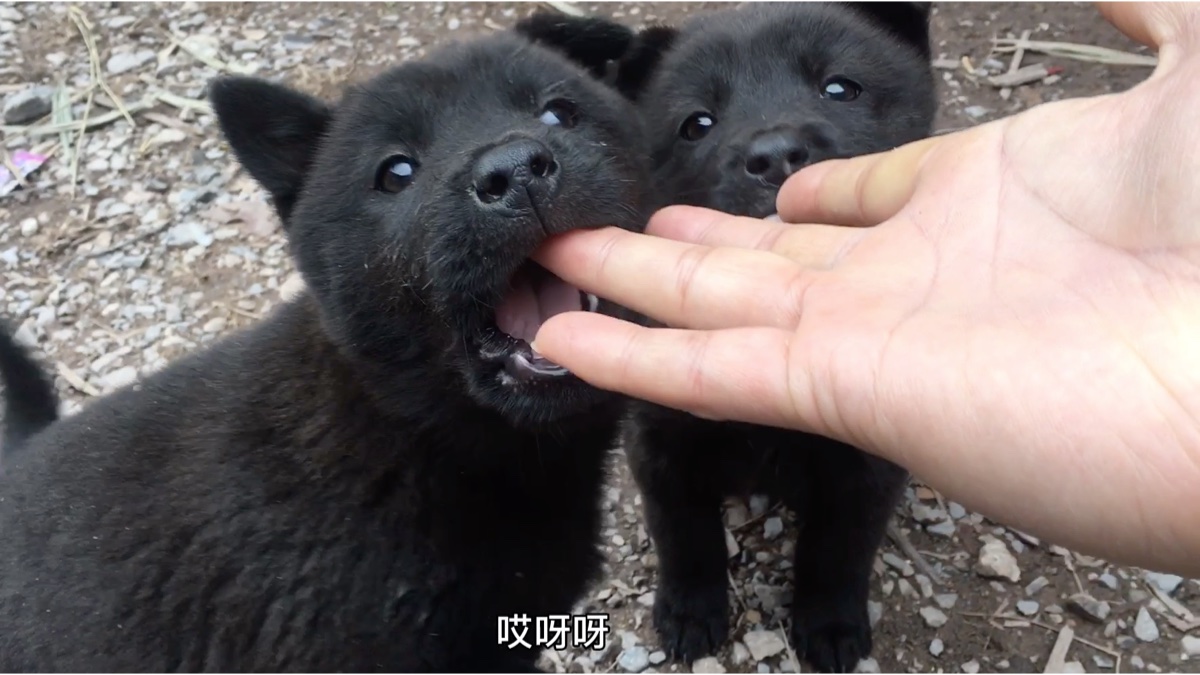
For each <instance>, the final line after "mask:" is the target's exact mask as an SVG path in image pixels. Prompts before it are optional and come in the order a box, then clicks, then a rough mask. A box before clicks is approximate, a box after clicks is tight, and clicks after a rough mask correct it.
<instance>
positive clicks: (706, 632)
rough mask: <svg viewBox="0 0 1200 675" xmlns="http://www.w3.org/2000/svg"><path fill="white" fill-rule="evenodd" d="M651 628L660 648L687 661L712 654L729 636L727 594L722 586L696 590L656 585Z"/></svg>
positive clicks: (673, 656)
mask: <svg viewBox="0 0 1200 675" xmlns="http://www.w3.org/2000/svg"><path fill="white" fill-rule="evenodd" d="M654 627H655V628H656V629H657V630H658V635H659V638H660V639H661V640H662V647H663V650H664V651H666V652H667V653H668V654H670V655H671V657H672V658H674V659H678V660H681V661H684V662H685V663H691V662H692V661H695V660H696V659H700V658H703V657H705V656H709V655H711V654H714V653H716V651H717V650H718V649H720V648H721V645H723V644H725V640H726V639H727V638H728V637H729V596H728V595H727V594H726V591H725V585H724V584H722V585H719V586H710V587H708V588H705V589H702V590H698V591H667V590H666V589H662V588H660V589H659V591H658V597H657V598H655V600H654Z"/></svg>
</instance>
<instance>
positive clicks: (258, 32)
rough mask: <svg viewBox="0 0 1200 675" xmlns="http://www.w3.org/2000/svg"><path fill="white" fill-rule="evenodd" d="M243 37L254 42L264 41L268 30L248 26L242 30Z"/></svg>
mask: <svg viewBox="0 0 1200 675" xmlns="http://www.w3.org/2000/svg"><path fill="white" fill-rule="evenodd" d="M242 37H244V38H246V39H247V40H251V41H253V42H262V41H263V40H265V39H266V38H267V31H265V30H263V29H261V28H247V29H246V30H243V31H242Z"/></svg>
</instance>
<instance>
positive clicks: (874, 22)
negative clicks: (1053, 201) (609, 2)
mask: <svg viewBox="0 0 1200 675" xmlns="http://www.w3.org/2000/svg"><path fill="white" fill-rule="evenodd" d="M928 13H929V6H928V4H927V3H895V2H885V3H844V4H843V3H746V4H745V5H743V6H741V7H738V8H735V9H727V10H722V11H717V12H710V13H702V14H699V15H698V16H695V17H693V18H691V19H689V20H688V21H687V22H686V23H684V24H682V25H681V26H680V27H679V28H672V27H666V26H654V27H650V28H647V29H645V30H644V31H642V32H641V33H640V34H639V35H638V36H637V38H636V39H635V40H634V41H633V43H632V44H631V45H630V47H629V48H628V50H627V53H626V54H625V56H624V57H623V58H622V59H621V60H620V61H619V63H618V65H617V68H616V74H615V77H614V81H613V83H614V84H615V86H616V87H617V88H619V89H620V90H621V91H622V92H623V93H624V94H626V95H627V96H629V97H631V98H634V99H636V100H637V101H638V107H639V110H640V111H641V114H642V117H643V122H644V123H645V125H646V127H647V131H648V133H649V134H650V139H651V140H650V148H651V154H652V157H653V173H654V184H655V188H656V190H657V191H658V197H659V199H660V201H659V202H658V203H657V204H656V206H666V205H668V204H680V203H682V204H692V205H697V206H705V207H709V208H715V209H719V210H722V211H725V212H728V213H733V214H738V215H745V216H754V217H760V218H761V217H767V216H770V215H772V214H774V213H775V198H776V194H777V193H778V191H779V187H780V186H781V185H782V184H783V181H784V180H785V179H786V178H787V177H788V176H789V175H791V174H792V173H794V172H796V171H797V170H799V169H800V168H801V167H804V166H807V165H809V164H812V163H814V162H818V161H821V160H824V159H830V158H835V157H848V156H853V155H860V154H865V153H871V152H877V151H883V150H887V149H890V148H893V147H896V146H899V145H902V144H904V143H907V142H909V141H914V140H917V139H919V138H921V137H923V136H926V135H928V134H929V132H930V130H931V127H932V123H933V115H934V111H935V99H934V88H933V78H932V74H931V71H930V66H929V26H928ZM573 21H574V22H576V23H575V25H576V30H575V31H572V30H570V29H569V28H568V25H569V24H571V23H572V22H573ZM590 21H591V22H590V23H585V22H580V21H577V20H573V19H569V18H564V17H557V18H552V17H551V16H549V15H543V16H542V17H541V18H539V19H536V20H535V21H534V23H536V24H538V25H540V26H542V30H541V31H540V39H541V40H542V41H543V42H545V43H548V44H561V43H562V42H563V41H570V40H571V39H575V40H580V38H579V37H578V36H580V35H588V36H594V35H597V34H598V33H599V32H600V30H599V29H598V28H597V27H596V26H595V25H594V20H590ZM572 36H576V37H574V38H572ZM624 436H625V443H624V446H625V449H626V452H627V454H628V456H629V460H630V464H631V467H632V470H633V473H634V476H635V478H636V480H637V482H638V484H639V487H640V489H641V490H642V492H643V495H644V498H645V504H646V506H645V513H646V519H647V525H648V529H649V531H650V535H651V538H652V539H653V541H654V544H655V547H656V549H657V551H658V556H659V561H660V564H659V588H658V592H657V594H656V600H655V606H654V623H655V626H656V627H657V629H658V631H659V634H660V636H661V638H662V640H663V642H664V646H665V647H666V648H667V649H669V650H670V652H671V653H672V654H673V655H674V656H676V657H680V658H682V659H685V660H687V661H689V662H690V661H692V660H694V659H697V658H699V657H702V656H704V655H706V654H710V653H712V652H714V651H716V650H717V649H718V648H720V647H721V646H722V644H723V643H724V642H725V641H726V639H727V637H728V632H729V618H728V613H729V600H728V595H727V592H726V585H727V584H726V575H727V574H726V548H725V539H724V534H723V530H722V526H721V503H722V500H723V499H724V498H725V497H727V496H729V495H734V494H745V493H747V492H767V493H769V494H771V495H773V496H774V497H776V498H778V499H781V500H783V502H784V503H785V504H787V505H788V506H789V507H790V508H791V509H792V510H793V511H794V512H795V513H796V514H797V517H798V520H799V522H798V525H799V528H800V535H799V541H798V543H797V546H796V554H795V561H794V563H795V573H794V574H795V576H794V579H795V581H794V583H795V594H794V601H793V603H792V608H791V615H792V616H791V622H792V626H791V632H792V640H793V644H794V645H795V649H796V651H797V652H798V654H800V655H801V656H803V657H804V658H806V659H807V660H808V661H809V662H810V663H811V664H812V665H813V666H815V667H817V668H818V669H820V670H823V671H849V670H852V669H854V668H855V666H856V665H857V664H858V662H859V660H860V659H862V658H863V657H866V656H867V655H869V653H870V651H871V628H870V624H869V622H868V618H867V591H868V582H869V579H870V574H871V565H872V561H873V559H874V556H875V553H876V551H877V549H878V547H879V544H880V542H881V540H882V537H883V534H884V531H885V528H886V525H887V522H888V519H889V518H890V516H891V514H892V512H893V509H894V507H895V504H896V501H897V498H898V497H899V495H900V494H901V492H902V489H903V486H904V484H905V481H906V478H907V476H906V474H905V473H904V472H903V471H902V470H901V469H900V468H899V467H897V466H895V465H893V464H890V463H888V462H886V461H884V460H881V459H879V458H877V457H874V456H872V455H868V454H866V453H863V452H860V451H858V450H856V449H853V448H850V447H848V446H845V445H842V444H840V443H836V442H834V441H831V440H828V439H825V438H821V437H817V436H812V435H807V434H801V433H796V432H789V431H782V430H777V429H770V428H766V427H759V426H753V425H746V424H732V423H716V422H710V421H704V420H700V419H697V418H695V417H693V416H691V415H687V414H684V413H680V412H677V411H672V410H668V409H665V408H662V407H659V406H655V405H651V404H648V403H638V404H635V406H634V409H633V412H632V415H631V423H630V424H629V425H628V427H627V428H626V430H625V434H624Z"/></svg>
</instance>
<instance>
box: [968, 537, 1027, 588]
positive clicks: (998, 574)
mask: <svg viewBox="0 0 1200 675" xmlns="http://www.w3.org/2000/svg"><path fill="white" fill-rule="evenodd" d="M975 573H976V574H978V575H979V576H981V577H984V578H987V579H1007V580H1009V581H1012V582H1014V583H1015V582H1017V581H1020V580H1021V568H1020V567H1018V566H1017V559H1016V558H1015V557H1013V554H1012V553H1010V552H1009V550H1008V547H1007V546H1005V545H1004V542H1003V541H1001V540H1000V539H996V538H993V537H989V538H988V539H987V543H985V544H984V545H983V548H981V549H979V560H978V561H977V562H976V563H975Z"/></svg>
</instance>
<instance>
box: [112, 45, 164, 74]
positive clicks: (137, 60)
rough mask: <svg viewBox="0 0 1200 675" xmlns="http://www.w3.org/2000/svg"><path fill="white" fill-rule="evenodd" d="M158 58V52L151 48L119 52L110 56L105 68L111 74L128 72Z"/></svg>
mask: <svg viewBox="0 0 1200 675" xmlns="http://www.w3.org/2000/svg"><path fill="white" fill-rule="evenodd" d="M156 58H157V54H155V53H154V51H153V50H150V49H142V50H139V51H136V52H118V53H116V54H113V55H112V56H110V57H108V61H107V62H106V63H105V64H104V69H105V70H107V71H108V74H109V75H120V74H121V73H128V72H129V71H131V70H134V69H135V68H141V67H142V66H144V65H146V64H147V63H150V62H151V61H153V60H155V59H156Z"/></svg>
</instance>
